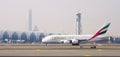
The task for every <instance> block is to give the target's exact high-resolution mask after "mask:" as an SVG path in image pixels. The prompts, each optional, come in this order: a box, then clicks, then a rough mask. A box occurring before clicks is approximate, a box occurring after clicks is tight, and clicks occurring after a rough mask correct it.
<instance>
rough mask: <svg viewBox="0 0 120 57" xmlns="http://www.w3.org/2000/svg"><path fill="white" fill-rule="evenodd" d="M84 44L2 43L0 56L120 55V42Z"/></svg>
mask: <svg viewBox="0 0 120 57" xmlns="http://www.w3.org/2000/svg"><path fill="white" fill-rule="evenodd" d="M91 46H92V45H89V44H83V45H82V48H80V46H72V45H69V44H49V45H48V46H46V45H45V44H32V45H30V44H12V45H11V44H2V45H0V56H120V44H105V45H101V44H99V45H97V48H96V49H91V48H90V47H91Z"/></svg>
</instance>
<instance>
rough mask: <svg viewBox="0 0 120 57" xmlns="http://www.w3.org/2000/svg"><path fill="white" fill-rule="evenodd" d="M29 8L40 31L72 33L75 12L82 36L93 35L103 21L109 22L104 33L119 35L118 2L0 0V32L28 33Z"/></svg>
mask: <svg viewBox="0 0 120 57" xmlns="http://www.w3.org/2000/svg"><path fill="white" fill-rule="evenodd" d="M30 8H31V9H32V13H33V16H32V19H33V28H34V27H35V25H37V26H38V27H39V31H40V32H53V33H67V34H75V33H76V31H75V29H76V23H75V21H76V13H77V11H78V10H79V12H80V13H81V14H82V15H81V16H82V18H81V19H82V33H83V34H94V33H95V32H96V31H97V30H98V29H99V28H100V27H101V26H102V25H103V24H104V23H105V22H111V26H110V28H109V31H108V32H107V34H110V35H111V34H113V35H116V34H119V33H120V0H0V30H15V31H28V13H29V9H30Z"/></svg>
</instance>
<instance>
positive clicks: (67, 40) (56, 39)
mask: <svg viewBox="0 0 120 57" xmlns="http://www.w3.org/2000/svg"><path fill="white" fill-rule="evenodd" d="M110 24H111V23H110V22H109V23H107V24H105V25H104V26H102V27H101V28H100V29H99V30H98V31H97V32H96V33H95V34H94V35H51V36H47V37H45V38H43V39H42V43H46V44H47V43H63V44H72V45H80V44H81V43H91V42H92V43H93V42H96V41H100V40H103V39H106V36H104V35H103V34H105V33H106V32H107V31H108V27H109V26H110ZM91 48H96V44H95V45H93V46H92V47H91Z"/></svg>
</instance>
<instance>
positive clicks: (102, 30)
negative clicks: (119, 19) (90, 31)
mask: <svg viewBox="0 0 120 57" xmlns="http://www.w3.org/2000/svg"><path fill="white" fill-rule="evenodd" d="M109 26H110V23H107V24H106V25H104V26H103V27H102V28H100V29H99V30H98V31H97V32H96V33H95V34H94V35H93V36H92V38H90V39H89V40H91V39H93V38H95V37H97V36H99V35H102V34H105V33H106V32H107V30H108V27H109Z"/></svg>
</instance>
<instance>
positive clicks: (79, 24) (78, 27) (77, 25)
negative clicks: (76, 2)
mask: <svg viewBox="0 0 120 57" xmlns="http://www.w3.org/2000/svg"><path fill="white" fill-rule="evenodd" d="M76 16H77V19H76V34H77V35H80V34H81V32H82V29H81V13H77V14H76Z"/></svg>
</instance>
